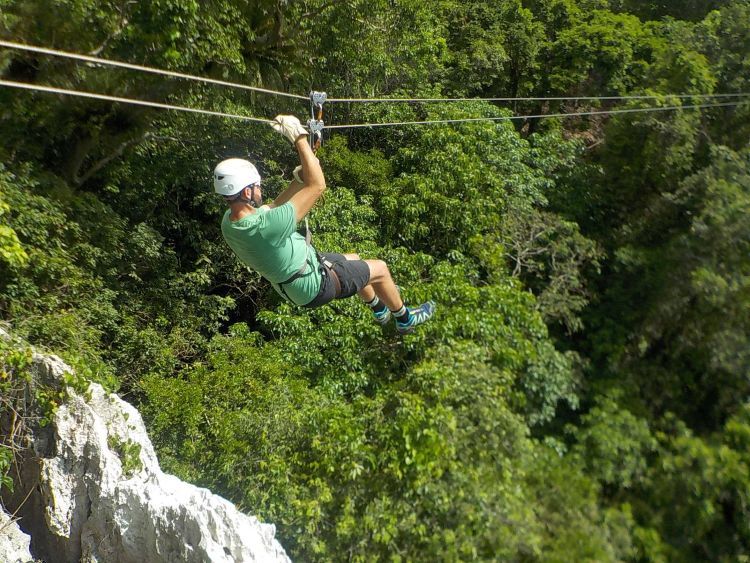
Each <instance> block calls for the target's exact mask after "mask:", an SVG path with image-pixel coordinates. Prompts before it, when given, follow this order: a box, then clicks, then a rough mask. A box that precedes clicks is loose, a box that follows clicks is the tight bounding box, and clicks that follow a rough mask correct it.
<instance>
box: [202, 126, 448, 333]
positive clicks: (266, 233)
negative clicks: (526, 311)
mask: <svg viewBox="0 0 750 563" xmlns="http://www.w3.org/2000/svg"><path fill="white" fill-rule="evenodd" d="M271 125H272V127H273V128H274V129H275V130H276V131H278V132H279V133H281V134H282V135H283V136H284V137H286V138H287V139H289V141H291V142H292V144H293V145H294V147H295V148H296V149H297V152H298V153H299V157H300V162H301V165H300V166H298V167H297V168H296V169H295V170H294V174H293V176H294V179H293V180H292V182H291V183H290V184H289V187H288V188H287V189H285V190H284V191H283V192H282V193H281V194H279V196H278V197H277V198H276V199H275V200H274V202H273V203H272V204H270V205H263V199H262V197H263V196H262V190H261V186H260V174H258V170H257V169H256V168H255V166H253V164H252V163H250V162H248V161H247V160H242V159H239V158H230V159H228V160H224V161H222V162H220V163H219V164H218V165H217V166H216V169H215V170H214V190H215V191H216V193H218V194H221V195H223V196H224V198H225V200H226V201H227V203H228V204H229V210H228V211H227V212H226V213H225V214H224V219H223V220H222V223H221V232H222V234H223V235H224V239H225V240H226V241H227V244H229V246H230V247H231V248H232V250H233V251H234V253H235V254H236V255H237V257H238V258H239V259H240V260H241V261H242V262H243V263H244V264H245V265H247V266H249V267H250V268H252V269H253V270H256V271H257V272H258V273H260V274H261V275H262V276H263V277H264V278H266V279H267V280H268V281H269V282H271V285H273V287H274V289H275V290H276V291H277V292H278V293H279V294H280V295H282V296H283V297H285V298H286V299H288V300H289V301H291V302H292V303H295V304H297V305H300V306H303V307H320V306H321V305H325V304H326V303H329V302H331V301H332V300H334V299H343V298H345V297H351V296H352V295H354V294H355V293H357V294H358V295H359V296H360V297H361V298H362V300H363V301H364V302H365V303H367V305H368V306H369V307H370V309H372V312H373V315H374V317H375V320H376V321H377V322H378V323H380V324H381V325H385V324H387V323H388V321H389V320H390V318H391V317H393V318H394V319H395V321H396V329H397V330H398V331H399V332H400V333H409V332H412V331H413V330H414V328H415V327H416V326H417V325H419V324H421V323H423V322H425V321H427V320H428V319H430V317H432V315H433V313H434V311H435V304H434V303H433V302H432V301H428V302H427V303H423V304H422V305H420V306H419V307H416V308H408V307H406V306H405V305H404V302H403V301H402V300H401V295H400V294H399V291H398V288H397V287H396V285H395V284H394V283H393V279H392V278H391V273H390V271H389V270H388V266H387V265H386V263H385V262H383V261H382V260H360V258H359V256H357V255H356V254H336V253H323V254H319V253H318V252H317V251H316V250H315V249H314V248H313V247H312V246H311V245H310V244H309V239H308V240H306V239H305V237H303V236H301V235H300V234H299V233H297V223H298V222H299V221H301V220H302V219H303V218H304V217H305V216H306V215H307V213H308V211H310V209H311V208H312V206H313V205H315V202H316V201H318V199H319V198H320V196H321V195H323V192H324V191H325V188H326V184H325V178H324V177H323V171H322V170H321V168H320V163H319V162H318V159H317V158H316V157H315V155H314V154H313V151H312V149H311V148H310V145H309V144H308V141H307V135H308V132H307V131H306V130H305V128H304V127H302V124H301V123H300V121H299V119H297V118H296V117H294V116H290V115H279V116H277V117H276V118H275V119H274V121H273V122H272V124H271Z"/></svg>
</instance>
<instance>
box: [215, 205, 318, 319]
mask: <svg viewBox="0 0 750 563" xmlns="http://www.w3.org/2000/svg"><path fill="white" fill-rule="evenodd" d="M230 215H231V211H230V210H227V212H226V213H225V214H224V219H223V220H222V222H221V232H222V234H223V235H224V240H226V241H227V244H229V246H230V247H231V249H232V250H233V251H234V253H235V254H236V255H237V257H238V258H239V259H240V261H242V263H243V264H245V265H246V266H249V267H250V268H252V269H253V270H255V271H256V272H258V273H259V274H260V275H261V276H263V277H264V278H266V279H267V280H268V281H270V282H271V285H273V288H274V289H275V290H276V291H277V292H278V293H279V294H280V295H282V296H283V295H284V294H283V293H282V292H281V290H280V287H279V283H280V282H283V281H285V280H288V279H289V278H291V277H292V276H293V275H294V274H296V273H297V272H298V271H299V270H300V268H301V267H302V264H303V263H304V262H305V261H308V266H307V270H306V271H305V273H304V274H303V275H302V276H300V277H299V278H297V279H296V280H294V281H293V282H291V283H287V284H284V291H285V292H286V294H287V295H288V296H289V298H290V299H291V300H292V301H293V302H294V303H296V304H297V305H307V304H308V303H309V302H310V301H312V300H313V299H314V298H315V296H316V295H317V294H318V291H320V271H319V268H318V257H317V255H316V254H315V251H314V250H313V249H312V248H308V245H307V243H306V242H305V238H304V237H303V236H302V235H300V234H299V233H298V232H297V230H296V229H297V222H296V220H295V217H294V206H293V205H292V203H291V202H287V203H285V204H283V205H280V206H279V207H276V208H274V209H268V208H262V209H258V210H257V211H256V212H255V213H251V214H249V215H246V216H245V217H243V218H242V219H240V220H239V221H232V220H230V218H229V216H230Z"/></svg>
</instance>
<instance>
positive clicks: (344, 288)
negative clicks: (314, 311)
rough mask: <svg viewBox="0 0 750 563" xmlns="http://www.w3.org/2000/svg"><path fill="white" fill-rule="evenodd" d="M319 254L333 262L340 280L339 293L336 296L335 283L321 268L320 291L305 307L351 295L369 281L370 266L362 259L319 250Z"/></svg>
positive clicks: (318, 305)
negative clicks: (347, 257) (351, 258)
mask: <svg viewBox="0 0 750 563" xmlns="http://www.w3.org/2000/svg"><path fill="white" fill-rule="evenodd" d="M320 256H322V257H323V258H325V259H326V260H328V261H329V262H331V263H332V264H333V270H334V271H335V272H336V275H338V277H339V282H341V295H339V296H338V297H336V284H335V283H334V281H333V280H332V279H331V276H330V275H328V274H327V272H326V271H325V268H323V271H321V274H322V275H321V279H320V291H318V294H317V295H316V296H315V298H314V299H313V300H312V301H310V302H309V303H308V304H307V305H305V307H308V308H313V307H320V306H321V305H325V304H326V303H330V302H331V301H333V300H334V299H344V298H345V297H351V296H352V295H354V294H355V293H357V292H358V291H360V290H361V289H362V288H363V287H365V286H366V285H367V284H368V283H370V266H368V265H367V262H365V261H364V260H347V259H346V257H345V256H344V255H343V254H337V253H336V252H321V253H320ZM321 266H322V264H321Z"/></svg>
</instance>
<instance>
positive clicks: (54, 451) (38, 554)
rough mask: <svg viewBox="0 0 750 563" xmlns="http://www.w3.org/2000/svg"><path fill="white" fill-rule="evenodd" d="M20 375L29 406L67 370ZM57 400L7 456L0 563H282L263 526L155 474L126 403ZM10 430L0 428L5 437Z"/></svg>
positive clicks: (50, 367)
mask: <svg viewBox="0 0 750 563" xmlns="http://www.w3.org/2000/svg"><path fill="white" fill-rule="evenodd" d="M0 337H5V338H6V339H7V338H8V336H7V334H5V333H2V331H0ZM26 369H28V370H29V371H30V372H31V378H30V380H29V381H27V382H25V387H26V389H24V390H23V394H24V396H25V398H24V400H25V401H26V402H27V403H28V404H30V403H32V402H33V401H34V400H35V399H34V397H37V396H38V393H37V391H38V389H40V388H42V386H43V387H44V388H45V389H49V388H58V389H59V388H61V386H62V385H64V384H63V377H64V374H65V373H70V372H71V371H72V370H71V369H70V368H69V367H68V366H66V365H65V364H64V363H63V362H62V361H61V360H60V359H59V358H57V357H54V356H44V355H41V354H33V356H32V358H31V364H30V366H29V367H28V368H26ZM66 395H67V397H66V399H65V401H64V403H63V404H61V405H60V406H59V407H58V408H57V410H56V412H55V413H54V414H53V415H52V416H51V417H50V423H49V424H47V425H45V426H40V425H30V426H29V428H28V434H29V435H28V439H27V440H25V442H24V443H25V444H27V447H24V448H23V449H22V450H21V451H19V452H17V454H16V460H17V463H18V467H17V468H16V469H14V470H13V471H12V472H11V475H12V476H13V478H14V481H15V490H14V492H13V493H12V494H11V493H10V492H9V491H7V489H5V490H4V492H3V505H4V508H5V510H0V561H2V562H4V563H5V562H16V561H18V562H26V561H31V560H42V561H47V562H49V563H62V562H78V561H84V562H94V561H96V562H117V563H120V562H122V563H126V562H127V563H129V562H133V563H144V562H161V561H165V562H166V561H169V562H207V561H221V562H230V561H232V562H240V561H263V562H267V561H268V562H273V561H289V558H288V557H287V556H286V554H285V553H284V550H283V548H282V547H281V545H280V544H279V543H278V542H277V541H276V540H275V539H274V534H275V528H274V526H273V525H272V524H262V523H260V522H259V521H258V520H257V519H256V518H255V517H253V516H248V515H246V514H243V513H241V512H239V511H238V510H237V509H236V508H235V507H234V505H233V504H232V503H230V502H229V501H227V500H225V499H223V498H221V497H219V496H217V495H215V494H212V493H211V492H210V491H208V490H207V489H202V488H199V487H196V486H194V485H190V484H188V483H185V482H183V481H180V480H179V479H177V478H176V477H174V476H172V475H168V474H166V473H164V472H162V471H161V469H160V468H159V463H158V460H157V458H156V454H155V452H154V448H153V446H152V444H151V441H150V440H149V438H148V436H147V434H146V429H145V427H144V425H143V421H142V420H141V417H140V415H139V413H138V411H137V410H136V409H135V408H133V407H132V406H131V405H130V404H128V403H126V402H125V401H123V400H121V399H120V398H119V397H117V396H116V395H114V394H111V393H107V392H106V391H105V390H104V389H103V388H102V387H101V386H100V385H97V384H90V385H88V389H87V390H85V391H84V390H83V389H80V388H79V392H75V391H72V390H70V389H68V391H67V392H66ZM6 410H7V409H6ZM6 415H7V413H6ZM11 422H12V417H9V416H3V417H2V419H1V420H0V430H1V431H2V432H3V433H4V435H5V437H6V438H7V437H8V435H9V433H10V432H14V431H15V427H13V426H11ZM8 513H12V514H14V517H13V518H12V519H11V518H10V517H9V514H8Z"/></svg>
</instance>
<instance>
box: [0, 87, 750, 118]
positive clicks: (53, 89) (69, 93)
mask: <svg viewBox="0 0 750 563" xmlns="http://www.w3.org/2000/svg"><path fill="white" fill-rule="evenodd" d="M0 86H7V87H9V88H19V89H23V90H32V91H39V92H47V93H52V94H63V95H67V96H77V97H81V98H90V99H96V100H104V101H109V102H118V103H123V104H132V105H138V106H145V107H153V108H158V109H168V110H175V111H186V112H191V113H199V114H204V115H211V116H215V117H227V118H231V119H240V120H244V121H254V122H257V123H265V124H270V123H271V120H270V119H263V118H260V117H250V116H246V115H238V114H233V113H224V112H220V111H211V110H205V109H198V108H191V107H185V106H176V105H171V104H163V103H159V102H150V101H147V100H138V99H133V98H120V97H116V96H108V95H106V94H96V93H93V92H81V91H78V90H66V89H64V88H56V87H53V86H42V85H38V84H28V83H24V82H12V81H9V80H0ZM746 101H750V100H743V101H739V102H725V103H719V104H696V105H687V106H666V107H655V108H653V107H652V108H627V109H613V110H604V111H584V112H571V113H543V114H537V115H508V116H498V117H467V118H461V119H437V120H430V121H397V122H385V123H353V124H348V125H326V126H325V129H355V128H364V127H370V128H371V127H396V126H402V125H432V124H445V123H470V122H477V121H514V120H519V119H542V118H546V117H563V118H565V117H580V116H591V115H611V114H622V113H643V112H651V111H674V110H681V109H702V108H714V107H729V106H738V105H740V104H743V103H746Z"/></svg>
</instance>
